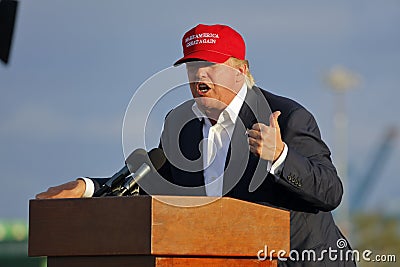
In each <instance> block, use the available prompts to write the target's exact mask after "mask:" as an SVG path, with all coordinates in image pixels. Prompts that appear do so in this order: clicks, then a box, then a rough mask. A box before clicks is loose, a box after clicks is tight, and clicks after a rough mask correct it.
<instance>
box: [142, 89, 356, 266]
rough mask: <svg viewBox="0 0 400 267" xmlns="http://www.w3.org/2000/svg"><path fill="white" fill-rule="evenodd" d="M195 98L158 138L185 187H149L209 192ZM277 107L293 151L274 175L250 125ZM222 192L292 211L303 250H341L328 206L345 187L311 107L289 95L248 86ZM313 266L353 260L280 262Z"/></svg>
mask: <svg viewBox="0 0 400 267" xmlns="http://www.w3.org/2000/svg"><path fill="white" fill-rule="evenodd" d="M192 105H193V101H188V102H186V103H184V104H182V105H180V106H179V107H177V108H175V109H173V110H172V111H171V112H170V113H169V114H168V115H167V117H166V120H165V124H164V130H163V133H162V137H161V146H162V147H163V149H164V152H165V154H166V155H167V157H168V162H167V164H165V165H164V166H163V168H162V169H161V170H160V173H161V174H162V176H163V177H164V178H165V179H167V180H168V181H169V182H171V184H174V185H178V186H180V187H179V188H178V187H170V186H169V185H168V186H167V185H166V184H164V185H163V186H162V188H163V189H166V191H163V190H162V189H160V188H159V189H157V190H155V191H154V192H150V194H153V193H154V194H160V193H162V194H172V195H205V189H204V177H203V171H202V170H203V165H202V164H203V161H202V151H201V148H202V146H201V145H199V144H200V141H201V140H202V139H203V136H202V127H203V124H202V121H201V120H199V119H198V118H197V117H196V116H195V115H194V114H193V112H192V109H191V107H192ZM278 110H279V111H281V115H280V116H279V118H278V122H279V126H280V129H281V135H282V140H283V141H284V142H285V143H286V144H287V146H288V149H289V150H288V154H287V157H286V160H285V162H284V167H283V169H282V172H281V173H279V174H277V175H276V176H274V175H272V174H269V172H268V169H267V162H266V161H264V160H260V159H259V158H258V157H257V156H255V155H254V154H252V153H251V152H250V151H249V148H248V147H249V146H248V143H247V136H246V135H245V130H246V129H251V127H252V125H253V124H254V123H256V122H262V123H264V124H267V125H268V124H269V116H270V114H271V112H274V111H278ZM148 180H150V179H148ZM252 183H254V184H252ZM223 193H224V195H225V196H229V197H233V198H237V199H242V200H246V201H250V202H255V203H260V204H264V205H269V206H273V207H278V208H282V209H286V210H289V211H290V220H291V224H290V225H291V227H290V232H291V233H290V237H291V249H292V250H297V251H298V252H299V253H300V254H301V251H303V250H305V249H313V250H314V251H315V252H316V255H317V256H316V257H317V258H318V257H319V255H320V253H321V251H322V250H324V249H326V250H328V249H329V247H331V249H338V247H337V245H336V242H337V240H338V239H340V238H343V235H342V234H341V232H340V231H339V229H338V228H337V226H336V225H335V223H334V220H333V218H332V214H331V212H330V211H331V210H333V209H335V208H336V207H337V206H338V205H339V203H340V201H341V198H342V194H343V187H342V183H341V181H340V179H339V177H338V176H337V173H336V169H335V167H334V166H333V164H332V161H331V158H330V151H329V149H328V147H327V146H326V145H325V143H324V142H323V141H322V140H321V136H320V132H319V129H318V126H317V123H316V121H315V119H314V117H313V116H312V115H311V113H309V112H308V111H307V110H306V109H305V108H304V107H302V106H301V105H300V104H298V103H296V102H295V101H293V100H290V99H288V98H284V97H280V96H277V95H273V94H271V93H269V92H266V91H264V90H262V89H259V88H257V87H253V88H252V89H250V90H248V93H247V96H246V100H245V103H244V105H243V107H242V108H241V110H240V113H239V117H238V121H237V122H236V124H235V129H234V132H233V136H232V141H231V145H230V148H229V151H228V156H227V160H226V164H225V174H224V184H223ZM238 212H240V211H238ZM346 249H348V247H347V248H345V250H346ZM314 265H315V266H354V263H352V262H347V263H344V262H338V261H330V260H329V259H328V256H327V255H325V257H324V260H322V261H317V262H312V261H311V262H307V263H301V262H291V261H288V262H280V266H314Z"/></svg>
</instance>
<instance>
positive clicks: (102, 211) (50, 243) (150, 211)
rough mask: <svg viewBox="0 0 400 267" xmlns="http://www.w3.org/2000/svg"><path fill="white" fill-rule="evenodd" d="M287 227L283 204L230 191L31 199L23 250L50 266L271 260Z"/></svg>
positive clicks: (283, 253) (234, 265) (283, 252)
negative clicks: (247, 198) (222, 193)
mask: <svg viewBox="0 0 400 267" xmlns="http://www.w3.org/2000/svg"><path fill="white" fill-rule="evenodd" d="M289 232H290V216H289V212H288V211H284V210H280V209H276V208H271V207H267V206H263V205H258V204H254V203H250V202H245V201H241V200H237V199H233V198H210V197H181V196H179V197H174V196H153V197H150V196H135V197H105V198H86V199H49V200H30V203H29V246H28V255H29V256H46V257H47V264H48V266H49V267H67V266H68V267H83V266H85V267H88V266H95V267H109V266H129V267H150V266H157V267H184V266H194V267H200V266H201V267H208V266H210V267H211V266H218V267H221V266H230V267H239V266H240V267H247V266H248V267H250V266H277V257H278V255H279V257H288V256H289V251H290V247H289V244H290V233H289ZM260 250H263V251H262V252H261V251H260ZM278 253H279V254H278ZM257 255H262V256H264V257H265V259H262V260H259V259H258V257H257Z"/></svg>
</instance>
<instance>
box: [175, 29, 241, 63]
mask: <svg viewBox="0 0 400 267" xmlns="http://www.w3.org/2000/svg"><path fill="white" fill-rule="evenodd" d="M182 47H183V55H184V57H183V58H181V59H179V60H178V61H177V62H175V64H174V66H177V65H179V64H182V63H185V62H188V61H195V60H205V61H209V62H214V63H223V62H225V61H227V60H228V59H229V58H230V57H235V58H237V59H242V60H244V59H245V54H246V45H245V43H244V40H243V38H242V36H241V35H240V34H239V33H238V32H237V31H235V30H234V29H232V28H231V27H229V26H226V25H220V24H216V25H204V24H199V25H197V26H196V27H194V28H193V29H190V30H189V31H188V32H186V33H185V35H184V36H183V38H182Z"/></svg>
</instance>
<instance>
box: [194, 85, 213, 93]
mask: <svg viewBox="0 0 400 267" xmlns="http://www.w3.org/2000/svg"><path fill="white" fill-rule="evenodd" d="M196 87H197V91H198V92H199V93H200V94H205V93H207V92H208V91H209V90H210V89H211V88H210V87H209V86H208V85H207V84H206V83H197V85H196Z"/></svg>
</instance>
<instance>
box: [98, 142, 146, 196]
mask: <svg viewBox="0 0 400 267" xmlns="http://www.w3.org/2000/svg"><path fill="white" fill-rule="evenodd" d="M146 155H147V152H146V150H144V149H141V148H139V149H136V150H135V151H133V152H132V153H131V154H130V155H129V156H128V158H127V159H126V160H125V166H124V167H123V168H122V169H121V170H119V171H118V172H116V173H115V174H114V175H113V176H111V177H110V179H108V181H107V182H106V183H105V184H103V185H102V187H100V189H98V190H97V191H96V192H94V194H93V196H94V197H103V196H105V195H107V193H108V192H109V191H111V190H112V189H113V188H115V187H117V186H119V185H120V184H121V183H122V182H123V181H124V179H125V178H126V177H127V176H129V175H130V174H131V173H133V172H136V171H137V169H138V168H139V167H140V166H138V162H143V158H144V157H145V156H146Z"/></svg>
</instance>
